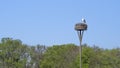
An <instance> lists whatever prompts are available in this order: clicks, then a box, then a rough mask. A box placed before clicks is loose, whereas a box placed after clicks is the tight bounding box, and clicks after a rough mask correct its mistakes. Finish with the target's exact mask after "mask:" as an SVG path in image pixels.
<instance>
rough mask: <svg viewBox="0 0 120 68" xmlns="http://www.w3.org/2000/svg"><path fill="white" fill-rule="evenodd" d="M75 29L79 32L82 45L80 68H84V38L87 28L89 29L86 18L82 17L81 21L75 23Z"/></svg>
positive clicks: (80, 49)
mask: <svg viewBox="0 0 120 68" xmlns="http://www.w3.org/2000/svg"><path fill="white" fill-rule="evenodd" d="M75 30H76V31H77V33H78V37H79V41H80V47H79V52H80V68H82V38H83V33H84V31H85V30H87V24H86V21H85V19H82V21H81V22H80V23H77V24H76V25H75Z"/></svg>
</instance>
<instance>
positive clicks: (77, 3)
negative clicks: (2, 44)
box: [0, 0, 120, 48]
mask: <svg viewBox="0 0 120 68" xmlns="http://www.w3.org/2000/svg"><path fill="white" fill-rule="evenodd" d="M119 3H120V0H0V38H3V37H11V38H14V39H20V40H22V41H23V43H25V44H29V45H36V44H43V45H47V46H51V45H55V44H67V43H74V44H77V45H79V40H78V36H77V33H76V31H75V30H74V25H75V24H76V23H78V22H80V21H81V18H85V19H86V21H87V24H88V30H87V31H86V32H85V33H84V37H83V44H84V43H87V44H88V45H90V46H93V45H97V46H99V47H102V48H116V47H120V36H119V35H120V4H119Z"/></svg>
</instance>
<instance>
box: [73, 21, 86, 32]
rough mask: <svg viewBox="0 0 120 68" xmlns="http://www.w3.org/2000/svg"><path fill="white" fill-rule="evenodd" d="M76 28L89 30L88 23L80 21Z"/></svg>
mask: <svg viewBox="0 0 120 68" xmlns="http://www.w3.org/2000/svg"><path fill="white" fill-rule="evenodd" d="M75 30H77V31H83V30H87V24H86V23H78V24H76V25H75Z"/></svg>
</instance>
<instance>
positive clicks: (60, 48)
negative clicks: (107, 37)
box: [0, 38, 120, 68]
mask: <svg viewBox="0 0 120 68" xmlns="http://www.w3.org/2000/svg"><path fill="white" fill-rule="evenodd" d="M119 58H120V48H115V49H102V48H99V47H98V46H93V47H90V46H88V45H86V44H84V45H83V46H82V68H120V59H119ZM79 61H80V54H79V46H77V45H74V44H63V45H53V46H50V47H45V46H44V45H34V46H29V45H25V44H22V41H21V40H19V39H15V40H14V39H12V38H2V40H1V42H0V68H79V67H80V62H79Z"/></svg>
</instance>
